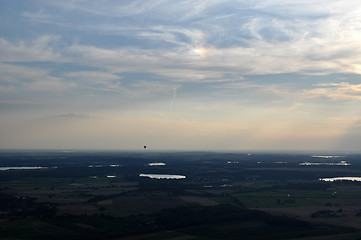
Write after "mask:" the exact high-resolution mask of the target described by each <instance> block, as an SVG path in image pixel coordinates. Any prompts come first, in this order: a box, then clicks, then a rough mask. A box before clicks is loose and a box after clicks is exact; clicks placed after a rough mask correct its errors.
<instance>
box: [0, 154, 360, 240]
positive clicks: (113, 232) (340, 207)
mask: <svg viewBox="0 0 361 240" xmlns="http://www.w3.org/2000/svg"><path fill="white" fill-rule="evenodd" d="M316 161H319V162H323V163H328V162H332V163H337V162H339V161H346V162H347V163H349V165H338V164H333V165H327V164H322V165H302V164H301V163H303V162H316ZM150 163H153V164H150ZM154 163H156V164H154ZM159 163H162V164H159ZM0 167H3V168H6V167H16V168H13V169H7V170H1V171H0V201H1V209H0V238H1V239H19V240H20V239H64V238H71V239H109V240H110V239H237V238H238V237H239V236H243V238H244V239H296V238H297V239H298V238H301V239H361V182H355V181H335V182H324V181H320V178H324V177H344V176H346V177H357V176H361V156H359V155H345V156H343V157H342V158H340V157H338V158H337V159H332V158H324V159H322V158H315V157H313V155H312V154H264V153H262V154H261V153H252V154H248V153H247V154H246V153H211V152H190V153H187V152H147V151H145V152H72V153H68V152H44V151H36V152H26V151H21V152H11V151H3V152H0ZM21 167H27V168H25V169H21ZM31 167H34V168H33V169H31ZM35 167H36V168H35ZM38 167H41V168H38ZM140 174H168V175H182V176H185V178H182V179H166V178H165V179H152V178H147V177H141V176H140Z"/></svg>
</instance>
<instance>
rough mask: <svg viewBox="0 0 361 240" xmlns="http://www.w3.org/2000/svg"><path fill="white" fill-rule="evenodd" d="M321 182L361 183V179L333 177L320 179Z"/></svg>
mask: <svg viewBox="0 0 361 240" xmlns="http://www.w3.org/2000/svg"><path fill="white" fill-rule="evenodd" d="M319 180H320V181H324V182H334V181H356V182H361V177H333V178H320V179H319Z"/></svg>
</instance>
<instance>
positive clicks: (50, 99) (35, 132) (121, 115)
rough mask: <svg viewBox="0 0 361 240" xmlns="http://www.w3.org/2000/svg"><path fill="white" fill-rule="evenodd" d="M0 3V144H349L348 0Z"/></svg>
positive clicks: (351, 24)
mask: <svg viewBox="0 0 361 240" xmlns="http://www.w3.org/2000/svg"><path fill="white" fill-rule="evenodd" d="M0 7H1V8H0V12H1V15H0V20H1V21H0V72H1V74H0V149H53V150H54V149H84V150H92V149H95V150H102V149H103V150H124V151H128V150H130V151H133V150H140V151H141V150H142V148H143V146H144V145H147V146H150V149H151V150H152V151H193V150H195V151H221V152H229V151H240V152H242V151H316V152H322V151H323V152H359V151H360V150H359V149H360V147H359V146H360V144H361V110H360V107H359V106H360V103H361V82H360V74H361V64H360V62H361V33H360V29H361V5H360V4H359V2H358V1H356V0H349V1H342V2H341V1H336V0H331V1H328V0H327V1H326V0H318V1H283V0H282V1H281V0H259V1H246V0H237V1H234V0H232V1H231V0H217V1H213V0H211V1H188V0H187V1H169V0H165V1H164V0H162V1H161V0H159V1H158V0H155V1H149V2H148V1H128V0H125V1H113V0H105V1H83V0H74V1H45V0H30V1H11V0H4V1H1V3H0Z"/></svg>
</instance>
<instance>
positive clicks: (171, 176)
mask: <svg viewBox="0 0 361 240" xmlns="http://www.w3.org/2000/svg"><path fill="white" fill-rule="evenodd" d="M139 177H149V178H154V179H184V178H186V176H183V175H172V174H143V173H141V174H139Z"/></svg>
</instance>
